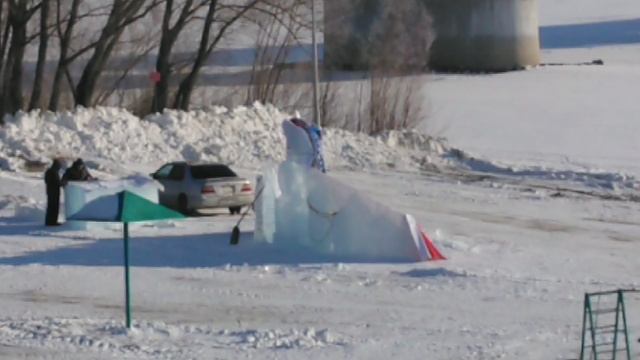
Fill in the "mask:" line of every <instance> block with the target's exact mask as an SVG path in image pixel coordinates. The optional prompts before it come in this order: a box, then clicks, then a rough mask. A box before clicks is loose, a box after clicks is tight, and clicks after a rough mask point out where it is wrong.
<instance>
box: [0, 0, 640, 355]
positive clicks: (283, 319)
mask: <svg viewBox="0 0 640 360" xmlns="http://www.w3.org/2000/svg"><path fill="white" fill-rule="evenodd" d="M612 3H613V2H612ZM616 3H619V4H618V5H619V6H618V7H615V6H609V3H608V2H607V5H603V4H602V1H597V0H582V1H580V2H579V3H578V2H577V1H568V0H566V1H559V0H558V1H551V0H541V11H542V14H541V16H542V23H543V26H555V25H563V24H577V23H579V24H584V23H597V22H599V21H605V20H606V21H610V20H625V19H634V18H640V7H637V4H636V3H635V1H632V0H629V1H624V0H618V1H616ZM570 4H574V6H578V7H579V8H580V9H583V10H584V13H576V12H575V11H573V10H574V9H575V8H574V7H570V6H569V5H570ZM550 6H557V8H556V10H554V11H551V10H549V7H550ZM570 9H571V10H570ZM589 9H595V10H591V12H588V11H587V10H589ZM596 10H597V11H596ZM623 10H624V11H623ZM634 11H635V13H634ZM637 31H638V32H639V33H640V29H637ZM639 52H640V40H639V41H638V43H636V44H618V45H612V44H607V45H606V46H600V45H593V46H590V47H580V48H560V49H555V48H554V49H547V50H545V51H544V54H543V57H544V61H545V62H554V63H555V62H563V63H573V62H582V61H590V60H592V59H595V58H601V59H603V60H604V61H605V66H578V65H570V66H549V67H540V68H536V69H531V70H528V71H525V72H516V73H507V74H496V75H447V76H444V75H438V76H436V78H435V81H434V82H433V83H432V84H431V86H430V99H429V103H430V104H432V105H433V116H432V119H431V121H432V122H431V123H430V124H428V126H433V127H438V128H440V129H441V130H442V135H445V136H446V137H447V138H448V144H447V143H442V142H439V141H437V140H433V139H429V138H426V137H420V136H418V135H416V134H389V135H387V136H385V137H380V138H375V139H374V138H368V137H364V136H360V135H358V136H356V135H353V134H347V133H342V132H334V133H330V134H328V137H327V152H328V158H329V164H330V166H332V170H333V171H332V175H333V176H336V177H337V178H339V179H341V180H343V181H344V182H346V183H348V184H350V185H352V186H354V187H356V188H358V189H360V190H361V191H363V192H365V193H366V194H368V195H370V196H371V197H372V198H374V199H377V200H379V201H381V202H383V203H385V204H387V205H389V206H391V207H392V208H394V209H397V210H399V211H404V212H409V213H412V214H414V215H415V216H416V218H417V219H418V221H419V222H421V223H422V224H424V225H425V228H426V230H427V232H428V233H430V234H431V235H432V236H433V237H434V240H435V241H436V243H437V245H438V246H439V247H440V248H441V250H442V251H443V252H444V253H445V255H446V256H448V257H449V260H448V261H445V262H436V263H415V264H389V263H367V264H363V263H353V262H338V261H336V260H335V259H323V258H319V257H316V256H311V255H309V254H305V253H299V252H292V251H291V252H287V251H275V250H274V249H270V248H267V247H258V246H252V245H249V244H248V243H247V242H246V241H242V240H241V245H240V246H239V247H234V248H232V247H229V246H228V245H227V244H228V240H229V231H230V229H231V228H232V227H233V225H234V224H235V221H237V217H234V216H229V215H226V214H224V213H223V212H220V214H218V215H217V216H207V217H197V218H191V219H189V220H186V221H183V222H169V223H162V224H157V225H153V226H152V225H143V226H137V227H134V228H133V229H132V236H133V240H132V264H133V266H134V267H133V272H132V283H133V289H134V290H133V316H134V329H133V330H131V331H129V332H127V331H125V329H124V327H123V316H124V313H123V292H124V290H123V279H122V277H123V275H122V268H121V264H122V255H121V254H122V241H121V229H120V228H119V227H118V226H116V225H114V226H112V227H109V228H106V229H92V230H89V231H74V230H72V229H70V228H68V227H62V228H60V229H55V230H53V231H52V230H50V229H46V228H44V227H42V226H41V225H40V224H41V222H42V217H43V204H44V194H43V184H42V179H41V174H40V173H30V172H27V171H25V167H24V166H25V163H24V159H25V158H30V159H32V158H34V157H35V158H38V156H41V157H46V155H47V154H51V155H53V154H56V155H65V156H69V157H73V156H76V155H81V156H83V157H85V158H86V159H87V160H88V163H89V164H90V166H91V168H92V170H93V171H94V172H95V173H96V174H97V175H98V176H100V177H103V178H107V177H109V176H122V175H128V174H133V173H136V172H141V173H146V172H148V171H150V170H153V167H154V166H157V165H159V164H160V163H161V162H162V161H164V160H167V159H169V158H171V159H173V158H177V157H187V158H189V157H200V156H201V155H198V154H204V155H202V157H201V158H200V160H213V161H230V162H233V163H234V165H235V166H236V167H238V168H239V169H240V171H241V172H243V173H246V174H247V175H249V176H253V175H254V174H255V173H256V172H257V171H259V166H260V164H261V163H262V162H265V161H275V160H278V159H281V157H282V154H283V153H284V152H283V151H282V148H281V146H282V144H281V141H282V137H281V136H280V135H279V133H278V129H277V120H278V118H279V117H280V116H283V115H282V114H279V113H278V112H277V111H276V110H275V109H270V108H263V107H255V108H247V109H239V110H235V111H233V112H225V111H223V110H222V109H217V110H215V111H213V112H211V113H210V114H205V113H193V114H179V113H176V114H168V115H166V116H161V117H156V118H148V119H146V120H145V121H142V122H140V121H139V120H138V119H136V118H133V117H131V116H129V115H127V114H124V113H122V112H119V111H117V110H115V109H100V110H97V111H89V112H82V111H80V112H78V113H76V114H75V115H60V116H57V117H55V118H51V117H49V118H47V121H46V122H44V123H46V124H47V125H46V127H45V126H44V125H42V123H43V122H38V121H41V120H39V117H38V116H36V115H35V114H29V115H24V116H23V117H21V118H19V119H17V120H10V121H9V124H11V125H8V126H6V127H4V128H2V129H0V167H1V168H3V169H11V171H0V226H1V227H0V284H1V285H0V308H1V309H2V310H1V312H0V358H3V359H4V358H7V359H13V358H18V359H46V358H55V359H58V358H65V359H121V358H129V359H192V358H193V359H229V358H260V359H264V358H266V359H276V358H278V359H300V358H309V359H336V358H345V359H346V358H349V359H389V358H401V359H424V358H428V359H443V360H445V359H498V358H503V359H572V358H576V357H577V354H578V347H579V339H580V330H581V325H582V323H581V322H582V301H583V296H584V293H585V292H587V291H596V290H609V289H617V288H633V287H635V288H640V279H639V278H638V274H640V262H639V261H638V255H637V254H638V253H639V252H640V182H639V181H638V178H640V165H638V164H640V156H639V155H638V154H640V148H639V146H640V145H639V144H640V138H639V136H640V135H639V134H640V123H639V122H638V120H637V116H638V113H640V111H639V110H640V105H639V104H638V102H637V95H636V94H637V93H638V91H637V90H640V89H638V84H639V83H640V71H639V69H640V60H638V59H640V57H639V56H638V55H640V54H639ZM211 114H213V115H211ZM248 119H249V120H251V119H257V120H255V121H253V122H247V121H249V120H248ZM239 122H242V124H243V125H244V126H245V131H244V132H242V133H238V132H237V131H233V128H234V126H235V125H238V124H239ZM186 129H191V130H192V131H186ZM136 140H139V141H136ZM207 149H211V150H210V152H207V151H206V150H207ZM458 149H460V150H461V151H460V150H458ZM194 160H196V159H194ZM391 164H395V165H393V166H392V165H391ZM252 228H253V224H252V218H251V217H250V218H249V219H248V221H247V222H246V223H245V224H244V225H243V226H242V229H243V236H246V237H244V238H243V239H247V237H250V236H251V231H252ZM627 301H628V303H627V310H628V311H629V314H628V319H629V321H630V323H631V325H632V331H633V333H632V340H633V342H632V349H633V351H634V352H633V354H634V355H633V356H634V357H633V358H639V357H640V344H639V343H637V341H636V339H638V338H639V337H640V297H639V296H630V297H629V298H628V299H627ZM603 321H604V320H603Z"/></svg>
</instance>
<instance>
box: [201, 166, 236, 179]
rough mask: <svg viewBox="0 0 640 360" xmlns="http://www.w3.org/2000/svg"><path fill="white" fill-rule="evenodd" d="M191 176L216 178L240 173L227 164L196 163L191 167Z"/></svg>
mask: <svg viewBox="0 0 640 360" xmlns="http://www.w3.org/2000/svg"><path fill="white" fill-rule="evenodd" d="M191 176H192V177H193V178H194V179H214V178H225V177H236V176H238V175H236V173H234V172H233V171H232V170H231V169H229V167H228V166H226V165H194V166H192V167H191Z"/></svg>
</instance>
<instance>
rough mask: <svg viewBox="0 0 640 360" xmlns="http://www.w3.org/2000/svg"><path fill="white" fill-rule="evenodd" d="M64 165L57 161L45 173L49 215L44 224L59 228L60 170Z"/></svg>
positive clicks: (47, 214) (46, 216)
mask: <svg viewBox="0 0 640 360" xmlns="http://www.w3.org/2000/svg"><path fill="white" fill-rule="evenodd" d="M61 167H62V163H61V162H60V160H58V159H55V160H53V163H52V164H51V166H50V167H49V168H48V169H47V171H46V172H45V173H44V183H45V184H46V186H47V213H46V215H45V219H44V223H45V225H46V226H58V225H60V223H59V222H58V213H59V211H60V186H61V185H62V183H61V181H60V168H61Z"/></svg>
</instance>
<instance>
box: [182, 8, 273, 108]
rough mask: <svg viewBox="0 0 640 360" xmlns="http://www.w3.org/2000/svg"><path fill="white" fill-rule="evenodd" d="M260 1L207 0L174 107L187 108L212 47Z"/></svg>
mask: <svg viewBox="0 0 640 360" xmlns="http://www.w3.org/2000/svg"><path fill="white" fill-rule="evenodd" d="M261 2H262V0H244V1H234V2H232V3H230V4H226V3H223V1H222V0H209V8H208V10H207V15H206V17H205V19H204V23H203V25H202V33H201V37H200V44H199V46H198V50H197V52H196V56H195V59H194V61H193V64H192V65H191V69H190V70H189V73H188V74H187V75H186V76H185V78H184V79H182V81H181V82H180V85H179V86H178V91H177V93H176V97H175V100H174V103H173V105H174V107H175V108H177V109H182V110H188V109H189V104H190V102H191V94H192V93H193V89H194V88H195V86H196V81H197V79H198V76H199V74H200V70H202V67H203V66H204V64H205V61H206V60H207V59H208V58H209V56H210V55H211V52H212V51H213V49H215V47H216V46H217V45H218V43H219V42H220V40H222V38H223V37H224V35H225V34H226V33H227V31H228V30H229V29H230V28H231V26H232V25H234V24H235V23H236V22H237V21H238V20H240V19H242V18H243V17H244V16H245V14H246V13H247V12H248V11H249V10H252V9H253V8H255V7H256V5H258V4H259V3H261ZM214 25H217V26H214Z"/></svg>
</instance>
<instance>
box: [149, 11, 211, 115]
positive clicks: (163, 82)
mask: <svg viewBox="0 0 640 360" xmlns="http://www.w3.org/2000/svg"><path fill="white" fill-rule="evenodd" d="M206 3H207V1H206V0H198V1H197V2H195V4H194V0H185V1H184V3H183V4H182V8H181V9H180V12H179V15H178V17H177V19H176V20H175V21H174V23H173V25H172V24H171V19H172V17H173V14H174V13H175V11H174V10H175V8H174V0H165V8H164V15H163V18H162V33H161V37H160V48H159V49H158V58H157V60H156V71H157V72H158V73H159V75H160V81H158V82H157V83H156V85H155V88H154V96H153V104H152V109H151V110H152V111H154V112H161V111H162V110H164V108H166V107H167V102H168V98H169V84H170V77H171V68H172V64H171V55H172V52H173V46H174V45H175V43H176V41H177V40H178V37H179V36H180V33H181V32H182V30H184V28H185V26H186V25H187V24H188V23H189V21H190V20H191V19H193V16H194V15H195V14H196V13H197V11H198V10H200V9H201V8H202V7H203V6H205V5H206Z"/></svg>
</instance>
